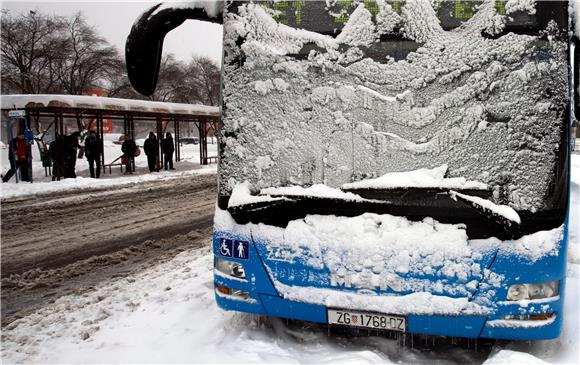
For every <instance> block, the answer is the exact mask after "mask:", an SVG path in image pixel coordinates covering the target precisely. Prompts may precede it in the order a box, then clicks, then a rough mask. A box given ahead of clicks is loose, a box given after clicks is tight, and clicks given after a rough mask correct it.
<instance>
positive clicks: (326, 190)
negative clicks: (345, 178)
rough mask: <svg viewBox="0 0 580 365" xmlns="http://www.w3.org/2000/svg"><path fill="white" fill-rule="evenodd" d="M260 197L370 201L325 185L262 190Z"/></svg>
mask: <svg viewBox="0 0 580 365" xmlns="http://www.w3.org/2000/svg"><path fill="white" fill-rule="evenodd" d="M260 195H285V196H305V197H314V198H326V199H339V200H348V201H357V202H362V201H368V200H367V199H364V198H362V197H360V196H359V195H357V194H353V193H345V192H343V191H341V190H339V189H334V188H331V187H329V186H326V185H324V184H316V185H312V186H309V187H307V188H305V187H302V186H296V185H293V186H282V187H276V188H275V187H272V188H266V189H262V190H261V191H260Z"/></svg>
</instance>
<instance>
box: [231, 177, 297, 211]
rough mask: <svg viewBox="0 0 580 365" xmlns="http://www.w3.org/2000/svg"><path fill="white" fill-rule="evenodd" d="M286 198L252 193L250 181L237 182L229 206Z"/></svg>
mask: <svg viewBox="0 0 580 365" xmlns="http://www.w3.org/2000/svg"><path fill="white" fill-rule="evenodd" d="M284 200H287V199H286V198H273V197H271V196H269V195H266V196H264V195H252V194H251V192H250V183H249V182H247V181H245V182H243V183H241V184H237V185H236V187H235V188H234V190H232V195H231V196H230V200H229V202H228V207H235V206H238V205H244V204H253V203H261V202H274V201H284Z"/></svg>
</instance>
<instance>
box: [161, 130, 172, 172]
mask: <svg viewBox="0 0 580 365" xmlns="http://www.w3.org/2000/svg"><path fill="white" fill-rule="evenodd" d="M161 150H162V151H163V157H164V163H165V170H167V166H169V170H175V169H174V168H173V152H174V151H175V146H174V145H173V137H172V136H171V133H169V132H167V133H166V134H165V138H164V139H163V141H162V142H161Z"/></svg>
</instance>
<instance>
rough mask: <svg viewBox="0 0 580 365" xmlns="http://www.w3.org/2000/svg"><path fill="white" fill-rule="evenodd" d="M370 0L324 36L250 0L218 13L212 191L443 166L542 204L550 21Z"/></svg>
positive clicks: (520, 200)
mask: <svg viewBox="0 0 580 365" xmlns="http://www.w3.org/2000/svg"><path fill="white" fill-rule="evenodd" d="M509 3H510V6H509V9H508V7H507V5H506V13H507V14H510V13H513V12H518V11H520V12H522V11H524V12H527V14H532V15H533V14H534V13H535V7H534V2H533V1H510V2H509ZM377 4H378V7H379V10H378V12H376V14H375V15H373V14H372V13H371V12H370V11H369V10H368V9H367V8H366V7H365V3H362V2H361V3H360V4H359V5H358V6H357V7H356V8H355V10H354V12H353V13H352V14H351V16H350V18H349V20H348V22H347V23H346V24H345V25H344V27H343V28H342V31H341V32H340V33H339V34H338V35H336V37H332V36H330V35H327V34H319V33H316V32H313V31H308V30H304V29H295V28H292V27H289V26H287V25H284V24H281V23H278V22H276V20H275V19H274V17H275V16H276V13H275V11H274V10H270V9H267V8H265V7H263V6H260V5H259V4H254V3H244V2H242V3H240V4H237V5H238V6H237V10H236V11H235V12H233V11H231V9H230V12H229V13H226V22H225V28H224V30H225V36H224V37H225V38H224V45H225V57H224V61H225V62H224V69H225V81H224V106H225V107H224V118H223V122H224V130H223V133H224V138H223V139H222V142H223V143H224V150H223V156H224V158H223V159H222V162H221V165H220V174H221V184H220V185H221V186H220V189H221V190H220V194H222V195H226V196H227V195H230V194H231V191H232V189H233V188H234V186H235V185H236V184H239V183H242V182H244V181H249V182H250V185H251V188H250V190H251V191H252V192H253V193H257V192H259V191H260V190H261V189H266V188H270V187H284V186H311V185H316V184H324V185H327V186H329V187H332V188H340V187H341V186H343V185H344V184H350V183H354V182H358V181H361V180H366V179H374V178H377V177H380V176H383V175H385V174H388V173H393V172H402V171H413V170H419V169H433V168H436V167H438V166H442V165H447V166H448V171H447V173H446V175H445V178H463V179H466V180H472V181H477V182H481V183H482V184H486V185H487V186H488V187H489V189H490V191H491V192H492V197H491V199H492V200H493V202H494V203H496V204H500V205H509V206H510V207H512V208H514V209H516V210H531V211H536V210H541V209H546V208H550V207H549V205H548V203H547V200H548V199H547V198H548V194H549V191H550V189H551V185H552V184H553V181H554V171H555V170H556V163H557V153H558V148H559V143H560V138H561V133H562V128H563V124H564V121H565V109H566V104H567V74H568V70H567V61H566V45H565V43H564V42H562V41H560V40H558V39H560V38H558V27H557V26H556V23H555V22H551V23H550V25H549V26H548V28H547V29H546V30H545V31H543V32H539V33H540V34H539V35H523V34H514V33H507V34H503V33H502V34H500V32H502V31H503V29H504V28H505V26H506V24H509V22H510V18H508V16H506V15H502V14H498V13H497V8H496V7H495V2H494V1H486V2H484V3H483V4H482V5H481V6H480V7H479V9H478V11H477V12H476V13H475V15H474V16H473V17H472V18H471V19H469V20H468V21H466V22H464V23H463V24H462V25H461V26H459V27H457V28H455V29H453V30H450V31H447V30H444V29H443V28H442V27H441V25H440V23H439V20H438V18H437V15H436V12H435V10H434V9H433V8H432V5H431V2H430V1H427V0H416V1H413V0H409V1H406V2H405V4H404V6H403V7H402V9H401V11H399V12H396V11H395V10H394V9H393V8H392V7H391V6H390V5H389V4H387V3H386V2H383V1H377ZM328 11H330V10H328ZM381 36H383V37H382V38H381ZM393 39H394V40H393ZM405 47H407V48H405ZM403 48H405V49H408V50H409V51H408V52H407V54H406V55H405V57H399V56H397V55H395V54H394V53H393V54H390V52H391V51H393V50H394V49H399V50H400V49H403ZM377 52H378V53H377ZM393 52H394V51H393Z"/></svg>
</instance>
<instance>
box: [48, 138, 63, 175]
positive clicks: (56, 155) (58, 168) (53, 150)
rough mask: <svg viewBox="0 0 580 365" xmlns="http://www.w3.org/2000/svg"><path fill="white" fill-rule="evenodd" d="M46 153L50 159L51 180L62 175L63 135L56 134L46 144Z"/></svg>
mask: <svg viewBox="0 0 580 365" xmlns="http://www.w3.org/2000/svg"><path fill="white" fill-rule="evenodd" d="M48 154H49V155H50V158H51V159H52V181H54V180H59V181H60V178H61V177H63V176H64V136H62V135H58V136H56V138H55V140H54V141H52V142H50V144H49V145H48Z"/></svg>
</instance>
